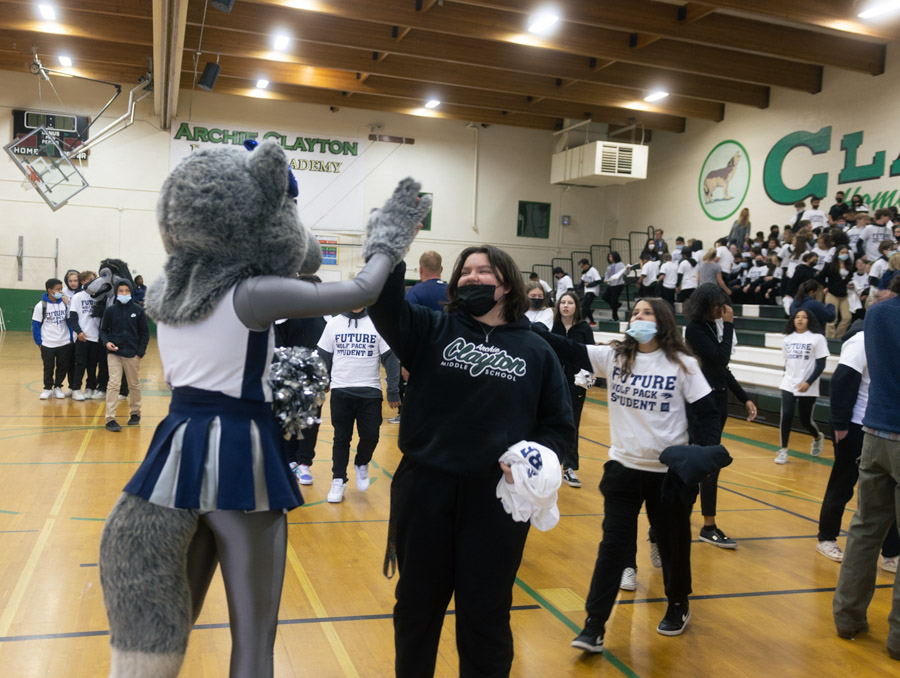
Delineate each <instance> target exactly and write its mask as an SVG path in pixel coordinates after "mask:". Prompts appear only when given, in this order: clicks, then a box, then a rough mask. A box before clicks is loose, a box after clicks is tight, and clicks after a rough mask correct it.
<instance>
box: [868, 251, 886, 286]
mask: <svg viewBox="0 0 900 678" xmlns="http://www.w3.org/2000/svg"><path fill="white" fill-rule="evenodd" d="M889 263H890V262H889V261H888V260H887V259H885V258H884V257H879V258H878V261H875V262H873V263H872V266H871V267H870V268H869V275H870V276H872V277H873V278H875V279H876V280H878V281H881V276H883V275H884V272H885V271H886V270H888V264H889Z"/></svg>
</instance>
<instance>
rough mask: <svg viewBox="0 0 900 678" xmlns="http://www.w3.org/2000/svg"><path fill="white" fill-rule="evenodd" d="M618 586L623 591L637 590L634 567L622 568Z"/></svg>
mask: <svg viewBox="0 0 900 678" xmlns="http://www.w3.org/2000/svg"><path fill="white" fill-rule="evenodd" d="M619 588H620V589H622V590H623V591H637V569H636V568H634V567H626V568H625V569H624V570H622V580H621V581H620V582H619Z"/></svg>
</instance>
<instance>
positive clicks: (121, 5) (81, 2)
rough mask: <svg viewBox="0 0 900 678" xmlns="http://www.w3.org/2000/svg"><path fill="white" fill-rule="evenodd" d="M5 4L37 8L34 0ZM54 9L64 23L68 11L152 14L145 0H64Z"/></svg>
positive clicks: (131, 15)
mask: <svg viewBox="0 0 900 678" xmlns="http://www.w3.org/2000/svg"><path fill="white" fill-rule="evenodd" d="M3 4H6V5H22V6H25V7H27V8H28V10H29V11H31V12H34V13H35V16H37V9H36V7H35V5H36V4H38V3H35V2H34V0H5V2H4V3H3ZM53 4H54V6H55V9H56V16H57V19H58V21H60V22H61V23H66V22H67V21H68V16H67V15H68V13H69V12H79V13H81V12H87V13H89V14H102V15H104V16H114V17H126V18H132V19H146V20H148V21H149V20H150V19H151V18H152V16H153V12H152V7H151V6H150V3H149V2H147V0H115V1H114V2H110V1H109V0H64V1H63V2H62V3H60V2H57V3H53Z"/></svg>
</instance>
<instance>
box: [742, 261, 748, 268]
mask: <svg viewBox="0 0 900 678" xmlns="http://www.w3.org/2000/svg"><path fill="white" fill-rule="evenodd" d="M748 265H749V264H747V262H746V261H742V262H741V268H747V266H748Z"/></svg>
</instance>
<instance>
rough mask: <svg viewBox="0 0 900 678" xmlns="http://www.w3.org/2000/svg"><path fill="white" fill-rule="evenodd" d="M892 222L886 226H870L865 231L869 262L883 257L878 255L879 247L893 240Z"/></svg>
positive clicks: (863, 236) (865, 245)
mask: <svg viewBox="0 0 900 678" xmlns="http://www.w3.org/2000/svg"><path fill="white" fill-rule="evenodd" d="M890 224H891V222H890V221H889V222H887V223H886V224H885V225H884V226H879V225H878V224H869V225H868V226H866V227H865V228H864V229H863V232H862V239H863V242H864V243H865V244H864V247H865V248H866V257H868V259H869V261H875V260H876V259H877V258H878V257H880V256H881V255H880V254H879V253H878V246H879V245H880V244H881V243H882V242H883V241H885V240H893V239H894V232H893V230H892V229H891V228H890Z"/></svg>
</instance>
